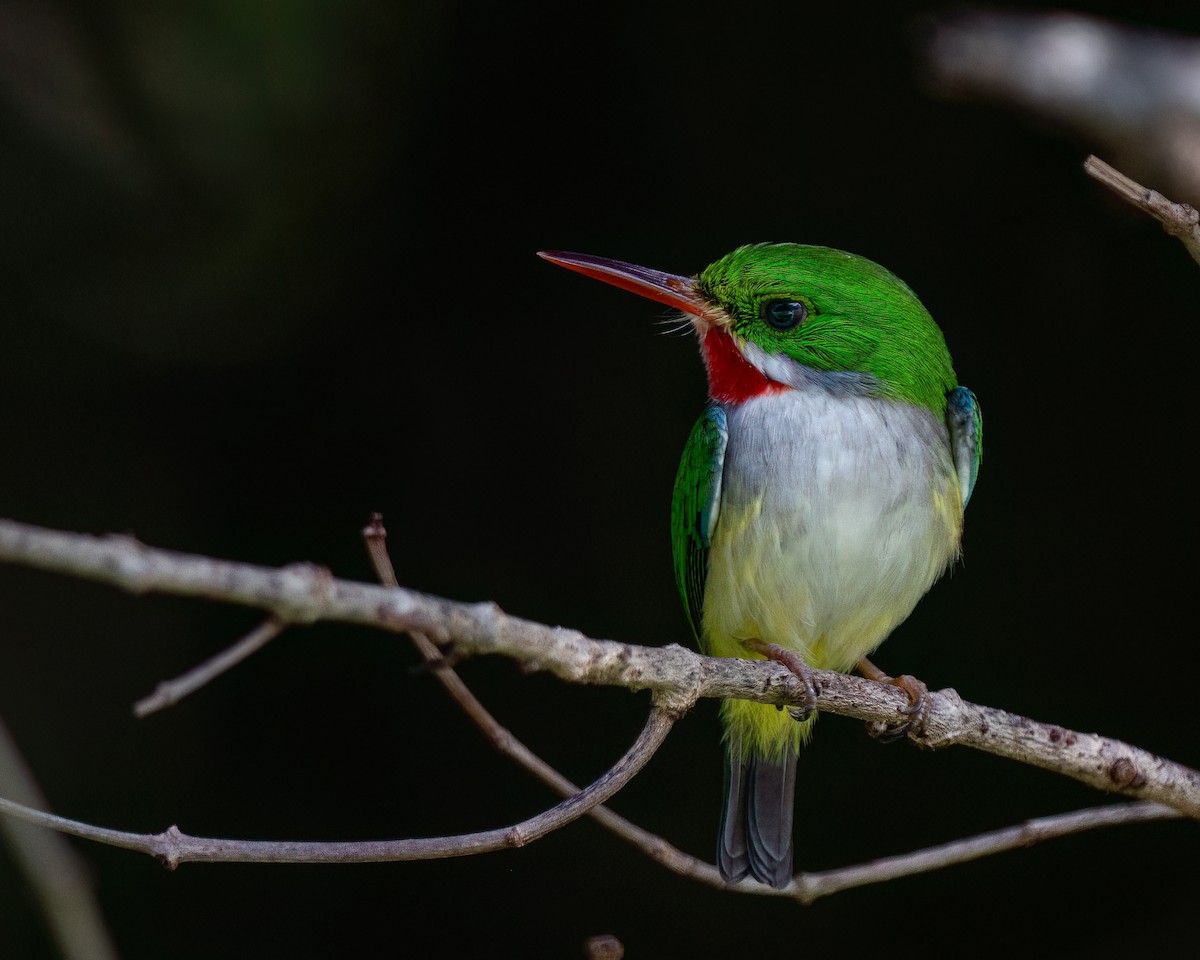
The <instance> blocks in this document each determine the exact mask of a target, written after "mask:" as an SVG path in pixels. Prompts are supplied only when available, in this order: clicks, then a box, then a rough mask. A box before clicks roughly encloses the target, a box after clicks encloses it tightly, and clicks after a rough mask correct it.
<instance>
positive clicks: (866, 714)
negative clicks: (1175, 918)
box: [0, 520, 1200, 817]
mask: <svg viewBox="0 0 1200 960" xmlns="http://www.w3.org/2000/svg"><path fill="white" fill-rule="evenodd" d="M0 560H7V561H10V562H16V563H22V564H25V565H26V566H32V567H38V568H40V569H46V570H56V571H58V572H60V573H70V574H73V575H76V576H82V577H86V578H88V579H91V580H96V581H99V582H104V583H110V584H114V585H116V586H120V587H123V588H124V589H126V590H131V591H134V592H138V593H143V592H147V591H159V592H164V593H174V594H181V595H189V596H200V597H209V598H212V599H219V600H223V601H225V602H228V603H236V604H244V605H247V606H256V607H260V608H265V609H268V610H270V611H271V612H272V613H274V614H275V615H276V616H277V617H279V618H280V619H281V620H284V621H287V622H305V623H307V622H312V621H314V620H317V619H325V620H332V621H340V622H345V623H357V624H363V625H369V626H373V627H376V628H380V629H385V630H390V631H394V632H408V631H412V630H417V631H420V632H422V633H424V634H426V635H427V636H428V637H429V638H430V640H432V641H433V642H435V643H437V644H446V643H450V642H453V643H454V647H455V652H456V653H462V654H502V655H504V656H508V657H512V658H514V659H518V660H520V661H522V662H523V663H525V664H526V665H527V666H529V667H530V668H532V669H538V670H547V671H549V672H552V673H554V674H555V675H556V676H559V677H562V678H563V679H566V680H569V681H571V682H574V683H592V684H604V685H609V686H624V687H626V688H628V689H631V690H647V689H648V690H652V691H654V693H655V697H656V701H657V702H659V703H662V704H663V705H664V706H667V707H669V708H670V709H672V710H675V711H676V712H682V711H684V710H687V709H688V708H690V706H691V705H692V704H693V703H694V702H695V700H696V698H697V697H701V696H703V697H719V698H731V697H732V698H740V699H745V700H755V701H758V702H761V703H772V704H781V705H784V706H791V705H796V704H798V703H799V702H800V701H801V695H800V691H799V682H798V681H797V680H796V678H795V676H794V675H792V674H791V673H790V672H788V671H787V670H786V669H785V668H783V667H781V666H779V665H777V664H772V663H768V662H765V661H750V660H735V659H731V658H722V657H702V656H700V655H699V654H696V653H694V652H692V651H690V650H686V649H684V648H683V647H679V646H676V645H671V646H667V647H642V646H634V645H632V644H623V643H616V642H613V641H611V640H593V639H591V638H589V637H586V636H584V635H583V634H582V633H580V632H578V631H576V630H568V629H565V628H561V627H549V626H546V625H544V624H539V623H535V622H533V621H529V620H523V619H521V618H519V617H512V616H508V615H506V614H504V613H503V612H502V611H501V610H500V609H499V608H498V607H497V606H496V605H495V604H490V603H482V604H464V603H455V602H454V601H451V600H445V599H442V598H440V597H433V596H429V595H427V594H421V593H417V592H416V591H412V590H405V589H402V588H399V587H381V586H375V585H372V584H364V583H355V582H352V581H347V580H337V579H334V577H333V576H332V575H331V574H330V573H329V572H328V571H327V570H323V569H322V568H318V567H313V566H309V565H295V566H290V567H284V568H282V569H273V568H268V567H258V566H252V565H250V564H240V563H233V562H230V561H220V560H213V559H210V558H208V557H200V556H195V555H190V554H181V553H174V552H171V551H167V550H155V549H152V548H149V547H146V546H143V545H142V544H140V543H138V542H137V541H135V540H133V539H131V538H128V537H104V538H100V537H92V536H87V535H83V534H74V533H64V532H60V531H54V530H45V529H41V528H38V527H33V526H29V525H26V524H20V523H16V522H14V521H11V520H0ZM817 677H818V678H819V679H820V684H821V695H820V697H819V699H818V703H817V706H818V708H819V709H821V710H823V711H826V712H830V713H837V714H842V715H844V716H851V717H857V718H858V719H860V720H868V721H881V722H884V723H887V722H895V721H897V720H900V719H903V711H904V710H905V708H906V707H907V706H908V696H907V695H906V694H905V693H904V692H903V691H901V690H898V689H896V688H894V687H891V686H888V685H884V684H878V683H872V682H871V681H868V680H861V679H859V678H857V677H851V676H847V675H845V674H840V673H833V672H831V671H817ZM929 700H930V706H929V714H928V719H927V722H926V725H925V729H924V736H923V737H922V738H921V740H920V742H921V743H922V744H924V745H926V746H929V747H943V746H949V745H951V744H959V745H963V746H971V747H975V748H976V749H979V750H984V751H987V752H989V753H994V754H997V755H999V756H1004V757H1008V758H1010V759H1013V760H1018V761H1021V762H1023V763H1028V764H1032V765H1034V766H1038V767H1042V768H1043V769H1046V770H1052V771H1055V772H1058V773H1061V774H1064V775H1066V776H1070V777H1073V778H1075V779H1077V780H1079V781H1081V782H1083V783H1086V784H1088V785H1089V786H1092V787H1095V788H1097V789H1099V790H1104V791H1110V792H1119V793H1122V794H1125V795H1126V796H1129V797H1134V798H1136V799H1139V800H1154V801H1157V802H1159V803H1163V804H1166V805H1167V806H1170V807H1174V808H1175V809H1177V810H1180V811H1182V812H1183V813H1185V814H1187V815H1188V816H1190V817H1200V773H1198V772H1197V771H1195V770H1192V769H1190V768H1188V767H1184V766H1182V765H1180V764H1177V763H1173V762H1171V761H1169V760H1165V759H1163V758H1161V757H1157V756H1155V755H1154V754H1151V753H1149V752H1147V751H1145V750H1140V749H1138V748H1136V747H1132V746H1129V745H1128V744H1125V743H1122V742H1120V741H1118V740H1111V739H1107V738H1104V737H1100V736H1097V735H1095V734H1089V733H1077V732H1074V731H1071V730H1066V729H1064V728H1062V727H1059V726H1056V725H1054V724H1046V723H1038V722H1035V721H1033V720H1030V719H1028V718H1026V717H1021V716H1018V715H1016V714H1011V713H1007V712H1005V711H1003V710H997V709H994V708H991V707H983V706H979V705H977V704H972V703H968V702H966V701H964V700H963V699H962V698H961V697H960V696H959V695H958V694H957V693H956V692H955V691H954V690H942V691H938V692H931V693H930V695H929Z"/></svg>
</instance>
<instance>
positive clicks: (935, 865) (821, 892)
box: [754, 803, 1182, 904]
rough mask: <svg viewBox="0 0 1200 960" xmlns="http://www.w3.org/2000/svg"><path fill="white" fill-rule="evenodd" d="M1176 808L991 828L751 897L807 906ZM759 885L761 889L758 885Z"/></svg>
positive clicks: (1097, 812)
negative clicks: (788, 900)
mask: <svg viewBox="0 0 1200 960" xmlns="http://www.w3.org/2000/svg"><path fill="white" fill-rule="evenodd" d="M1181 816H1182V814H1181V813H1180V812H1179V811H1178V810H1174V809H1172V808H1171V807H1164V806H1163V805H1162V804H1159V803H1120V804H1113V805H1111V806H1107V807H1091V808H1089V809H1087V810H1076V811H1073V812H1071V813H1063V814H1058V815H1056V816H1051V817H1040V818H1038V819H1036V820H1026V821H1025V822H1024V823H1020V824H1017V825H1016V826H1012V827H1005V828H1004V829H1002V830H994V831H992V832H990V833H983V834H980V835H978V836H975V837H969V838H967V839H965V840H955V841H953V842H951V843H945V844H940V845H938V846H935V847H926V848H925V849H924V850H916V851H913V852H912V853H905V854H901V855H899V856H895V857H884V858H882V859H879V860H872V861H871V862H869V863H864V864H860V865H858V866H854V867H841V868H838V869H836V870H828V871H824V872H821V873H805V874H800V875H798V876H797V877H796V878H795V880H794V881H793V883H792V884H791V885H790V886H788V887H785V888H783V889H782V890H777V891H775V890H772V889H771V888H769V887H763V889H761V890H755V891H754V892H756V893H778V894H780V895H782V896H790V897H793V898H795V899H796V900H799V901H800V902H801V903H806V904H807V903H812V902H813V901H814V900H817V899H818V898H820V897H827V896H829V895H830V894H834V893H839V892H840V891H842V890H849V889H850V888H852V887H861V886H866V885H867V884H872V883H883V882H885V881H888V880H894V879H896V878H897V877H907V876H911V875H912V874H917V873H927V872H929V871H931V870H940V869H942V868H944V867H949V866H953V865H954V864H958V863H967V862H968V861H970V860H978V859H980V858H981V857H986V856H990V855H992V854H995V853H1001V852H1003V851H1005V850H1015V849H1017V848H1019V847H1028V846H1031V845H1033V844H1035V843H1040V842H1041V841H1043V840H1050V839H1053V838H1054V837H1063V836H1066V835H1067V834H1072V833H1082V832H1083V831H1085V830H1096V829H1098V828H1100V827H1111V826H1117V825H1119V824H1126V823H1145V822H1147V821H1149V820H1171V819H1175V818H1178V817H1181ZM758 886H761V884H760V885H758Z"/></svg>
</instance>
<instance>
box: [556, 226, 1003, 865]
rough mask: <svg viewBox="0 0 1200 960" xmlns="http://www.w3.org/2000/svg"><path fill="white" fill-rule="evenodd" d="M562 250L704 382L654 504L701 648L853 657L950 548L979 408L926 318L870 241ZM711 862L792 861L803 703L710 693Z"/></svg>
mask: <svg viewBox="0 0 1200 960" xmlns="http://www.w3.org/2000/svg"><path fill="white" fill-rule="evenodd" d="M539 256H541V257H543V258H544V259H546V260H549V261H550V262H552V263H555V264H558V265H559V266H562V267H566V268H567V269H570V270H574V271H576V272H578V273H582V274H584V275H586V276H589V277H592V278H594V279H598V280H602V281H604V282H606V283H609V284H612V285H614V286H617V287H619V288H622V289H625V290H628V291H630V292H633V293H636V294H639V295H641V296H643V297H647V298H649V299H651V300H654V301H657V302H659V303H662V304H665V305H667V306H668V307H671V308H673V309H675V310H679V311H682V313H683V314H684V317H685V319H686V321H688V322H689V323H690V326H691V328H692V330H693V331H694V332H695V334H696V336H697V339H698V340H699V347H700V354H701V357H702V360H703V363H704V368H705V371H706V374H707V386H708V402H707V405H706V406H705V409H704V411H703V413H702V414H701V415H700V417H699V419H698V420H697V421H696V424H695V426H694V427H693V428H692V431H691V434H690V436H689V438H688V440H687V443H686V445H685V447H684V450H683V454H682V456H681V458H680V463H679V469H678V472H677V475H676V478H675V486H674V494H673V498H672V506H671V539H672V557H673V564H674V572H675V580H676V584H677V587H678V590H679V594H680V596H681V598H682V601H683V607H684V610H685V612H686V615H687V619H688V622H689V624H690V626H691V629H692V632H693V633H694V634H695V638H696V640H697V643H698V645H699V648H700V650H701V652H703V653H705V654H707V655H709V656H714V657H741V658H749V659H762V658H764V657H766V658H770V659H776V660H779V661H781V662H784V663H786V664H788V665H789V666H791V667H792V669H793V670H794V672H796V673H797V674H798V675H799V676H800V677H801V679H802V680H803V681H804V683H803V687H802V689H804V690H805V691H806V692H807V693H808V694H809V697H808V698H807V699H808V700H809V701H810V702H812V703H815V694H816V692H818V691H817V690H816V689H815V688H814V686H813V684H812V671H814V670H834V671H839V672H843V673H846V672H850V671H852V670H854V669H856V668H857V669H858V670H859V671H860V672H862V673H864V674H865V675H866V676H868V677H871V678H873V679H877V680H883V681H888V682H893V683H898V684H900V685H901V686H902V687H904V689H905V690H906V691H907V692H908V694H909V697H910V709H909V711H908V712H909V713H910V714H911V715H912V716H910V717H908V718H907V720H908V721H909V723H900V724H897V725H896V729H898V730H899V731H900V732H901V733H903V732H904V731H905V729H907V728H908V726H910V723H915V722H918V721H920V720H921V719H923V717H924V716H925V710H926V707H927V700H926V693H927V691H926V690H925V687H924V684H922V683H921V682H920V681H917V680H915V679H914V678H912V677H909V676H902V677H899V678H892V677H889V676H887V674H885V673H884V672H883V671H881V670H879V669H878V668H877V667H875V665H874V664H873V663H871V661H870V660H869V659H868V657H869V656H870V655H871V654H872V653H873V652H874V651H875V649H876V648H877V647H878V646H879V645H880V644H881V643H882V642H883V641H884V640H885V639H886V638H887V637H888V635H889V634H890V633H891V632H892V631H893V630H894V629H895V628H896V626H898V625H899V624H900V623H901V622H902V621H903V620H904V619H905V618H906V617H907V616H908V615H909V614H910V613H911V612H912V610H913V608H914V607H915V606H916V604H917V603H918V601H920V599H921V598H922V597H923V596H924V595H925V594H926V592H927V591H928V590H929V589H930V587H932V585H933V584H934V583H935V582H936V581H937V580H938V579H939V578H940V577H941V576H942V574H943V573H944V572H945V571H946V570H947V569H949V568H950V567H951V566H952V565H953V564H954V563H955V561H956V560H957V559H958V557H959V556H960V553H961V543H962V532H963V511H964V508H965V507H966V505H967V501H968V500H969V499H970V498H971V494H972V491H973V490H974V488H975V482H976V479H977V477H978V474H979V468H980V464H981V462H982V454H983V416H982V412H981V409H980V406H979V404H978V402H977V401H976V399H975V395H974V393H972V392H971V391H970V390H969V389H967V388H966V387H963V386H960V385H959V383H958V381H957V377H956V374H955V371H954V367H953V364H952V361H951V357H950V353H949V350H948V349H947V346H946V342H945V338H944V336H943V333H942V331H941V329H940V328H939V327H938V326H937V324H936V323H935V322H934V320H933V318H932V317H931V316H930V314H929V312H928V311H927V310H926V309H925V307H924V306H923V305H922V304H921V302H920V300H918V299H917V296H916V294H915V293H913V291H912V290H911V288H910V287H909V286H908V285H907V284H905V283H904V282H903V281H902V280H900V279H899V278H898V277H897V276H896V275H895V274H893V273H892V272H890V271H889V270H887V269H886V268H884V267H882V266H880V265H879V264H877V263H875V262H874V261H872V260H869V259H867V258H865V257H862V256H859V255H857V254H854V253H849V252H846V251H844V250H838V249H834V248H831V247H824V246H815V245H809V244H799V243H755V244H749V245H745V246H740V247H738V248H737V249H735V250H733V251H732V252H731V253H728V254H726V255H725V256H723V257H721V258H720V259H718V260H716V261H715V262H713V263H711V264H710V265H709V266H707V267H705V268H704V269H703V270H702V271H700V273H698V274H696V275H694V276H682V275H677V274H671V273H664V272H662V271H659V270H654V269H651V268H648V267H642V266H638V265H637V264H632V263H626V262H624V261H620V260H611V259H607V258H604V257H598V256H593V255H591V254H582V253H572V252H567V251H557V250H544V251H540V252H539ZM721 719H722V722H723V726H724V758H725V797H724V804H723V809H722V813H721V823H720V831H719V839H718V844H717V857H716V859H717V867H718V869H719V871H720V875H721V877H722V879H723V880H724V881H725V882H726V883H737V882H739V881H742V880H744V879H746V878H752V879H753V880H755V881H758V882H759V883H762V884H766V885H768V886H770V887H775V888H783V887H786V886H788V885H789V884H790V883H791V882H792V880H793V874H792V869H793V857H794V854H793V849H794V838H793V820H794V814H795V788H796V769H797V760H798V757H799V755H800V753H801V750H802V748H803V746H804V745H805V744H806V742H807V741H808V739H809V737H810V735H811V733H812V727H813V721H814V720H815V719H816V715H815V711H814V710H811V709H808V708H804V707H802V708H798V709H793V710H781V709H779V708H777V707H775V706H773V705H771V704H764V703H757V702H752V701H748V700H740V699H727V700H724V701H723V702H722V705H721Z"/></svg>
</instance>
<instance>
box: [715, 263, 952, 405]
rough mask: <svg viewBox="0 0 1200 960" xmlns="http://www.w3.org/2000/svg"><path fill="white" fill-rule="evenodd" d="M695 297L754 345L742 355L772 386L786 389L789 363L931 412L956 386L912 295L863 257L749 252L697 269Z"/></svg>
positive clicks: (941, 343) (942, 346)
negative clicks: (836, 376)
mask: <svg viewBox="0 0 1200 960" xmlns="http://www.w3.org/2000/svg"><path fill="white" fill-rule="evenodd" d="M695 292H696V295H697V296H698V297H699V298H700V299H702V300H703V301H705V302H706V303H708V304H710V305H711V306H713V307H715V308H717V309H718V310H719V311H720V312H721V313H722V314H724V316H725V317H727V318H728V320H727V321H726V322H727V324H728V326H727V329H728V331H729V332H730V333H731V334H733V335H734V336H735V338H736V339H741V340H744V341H746V343H748V344H751V345H753V346H752V348H750V349H747V348H746V347H744V346H743V347H742V348H741V352H742V354H743V355H744V356H745V357H746V359H747V360H749V361H750V362H751V363H753V364H754V365H755V366H757V367H759V368H760V369H761V370H762V372H763V373H764V374H766V375H767V376H768V377H769V378H771V379H775V380H784V382H786V379H785V377H786V369H787V365H788V361H792V362H794V363H796V364H799V365H800V366H801V367H804V368H807V369H809V370H815V371H819V372H822V373H830V374H851V375H855V374H857V375H859V376H851V377H848V378H846V379H845V382H846V383H848V384H850V383H854V384H858V385H859V386H860V388H861V389H862V390H863V392H866V393H869V394H874V395H879V396H885V397H888V398H889V399H893V400H904V401H908V402H910V403H917V404H921V405H922V406H926V407H930V408H932V409H935V410H938V411H939V412H940V411H942V410H944V409H945V403H946V394H947V392H948V391H950V390H951V389H953V388H954V387H955V386H956V385H957V381H956V379H955V376H954V369H953V367H952V366H951V362H950V354H949V352H948V351H947V349H946V342H945V340H944V339H943V337H942V332H941V330H939V329H938V327H937V324H935V323H934V322H933V318H932V317H930V315H929V312H928V311H927V310H926V309H925V308H924V307H923V306H922V305H921V302H920V301H919V300H918V299H917V297H916V294H914V293H913V292H912V290H910V289H909V287H908V285H907V284H905V283H904V282H903V281H902V280H900V278H899V277H897V276H896V275H895V274H893V273H892V272H890V271H889V270H885V269H884V268H883V267H881V266H879V264H877V263H874V262H873V261H871V260H867V259H866V258H864V257H859V256H856V255H855V254H852V253H846V252H845V251H843V250H833V249H831V248H829V247H814V246H806V245H803V244H797V243H759V244H752V245H750V246H745V247H738V249H736V250H734V251H733V252H732V253H730V254H727V255H726V256H724V257H722V258H721V259H720V260H718V261H717V262H716V263H714V264H712V265H711V266H709V267H706V268H705V269H704V271H703V272H702V273H701V274H700V275H699V277H698V278H697V279H696V287H695ZM718 323H719V321H718ZM754 348H757V352H760V353H761V354H762V356H759V355H756V350H755V349H754ZM834 382H837V381H836V380H835V381H834Z"/></svg>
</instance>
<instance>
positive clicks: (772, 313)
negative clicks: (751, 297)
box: [762, 300, 808, 330]
mask: <svg viewBox="0 0 1200 960" xmlns="http://www.w3.org/2000/svg"><path fill="white" fill-rule="evenodd" d="M762 316H763V319H764V320H766V321H767V323H769V324H770V325H771V326H772V327H774V328H775V329H776V330H791V329H792V328H793V327H798V326H800V324H801V323H803V322H804V318H805V317H807V316H808V308H807V307H806V306H805V305H804V304H802V303H801V302H800V301H799V300H768V301H767V302H766V303H764V304H763V306H762Z"/></svg>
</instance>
